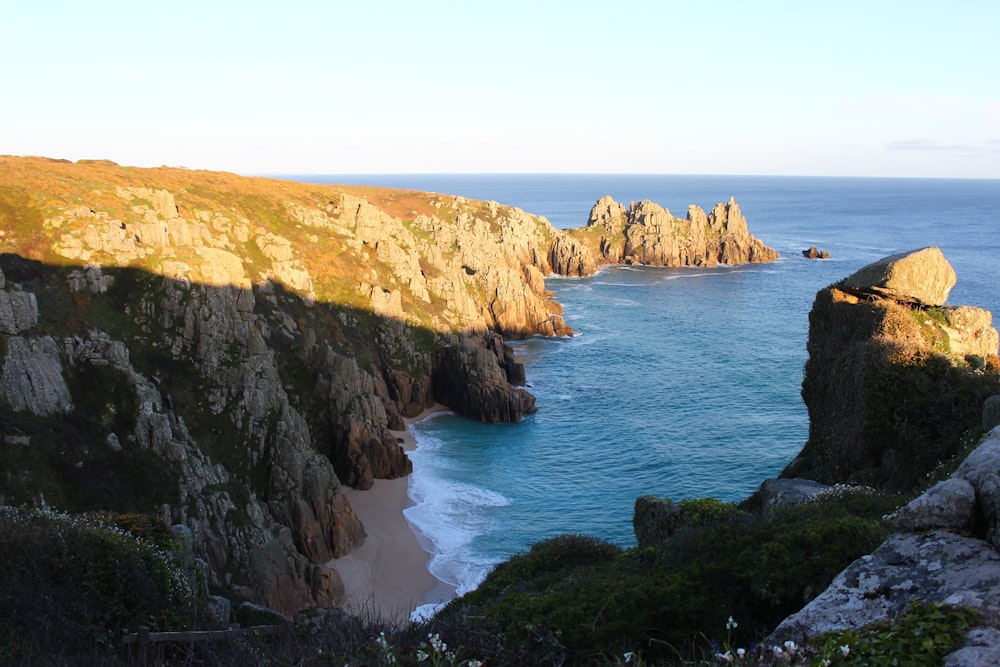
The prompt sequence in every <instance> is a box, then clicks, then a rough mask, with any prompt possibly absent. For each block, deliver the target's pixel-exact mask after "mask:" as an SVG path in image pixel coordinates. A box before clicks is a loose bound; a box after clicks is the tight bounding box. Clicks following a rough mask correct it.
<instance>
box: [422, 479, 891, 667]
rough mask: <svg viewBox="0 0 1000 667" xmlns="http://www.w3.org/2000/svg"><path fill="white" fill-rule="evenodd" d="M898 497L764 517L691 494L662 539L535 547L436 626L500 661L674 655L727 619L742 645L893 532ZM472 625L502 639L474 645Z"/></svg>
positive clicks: (834, 497)
mask: <svg viewBox="0 0 1000 667" xmlns="http://www.w3.org/2000/svg"><path fill="white" fill-rule="evenodd" d="M901 501H902V499H901V498H898V497H884V496H880V495H878V494H875V493H873V492H871V491H870V490H863V491H860V492H859V491H846V490H836V491H834V492H831V493H829V494H828V495H827V496H826V497H821V498H819V499H817V500H815V501H813V502H810V503H804V504H801V505H796V506H791V507H788V508H782V509H778V510H775V511H773V512H771V513H770V514H760V515H750V514H745V513H743V512H740V511H737V510H736V509H735V507H733V506H732V505H728V504H727V503H721V502H719V501H711V500H697V501H689V502H688V503H687V510H688V521H689V522H690V525H688V526H687V527H685V528H683V529H680V530H678V531H677V532H676V533H674V534H673V535H672V536H671V537H670V538H669V539H668V540H666V541H665V542H664V543H663V544H661V545H658V546H646V547H643V548H633V549H628V550H621V549H618V548H617V547H615V546H614V545H609V544H607V543H602V542H599V541H597V540H593V539H590V538H583V537H580V536H564V537H560V538H555V539H553V540H547V541H545V542H542V543H540V544H537V545H535V546H534V547H532V549H531V550H530V551H528V552H527V553H525V554H521V555H518V556H515V557H514V558H512V559H510V560H509V561H507V562H506V563H503V564H501V565H500V566H498V567H497V568H496V570H494V572H493V573H491V574H490V575H489V576H488V577H487V578H486V581H485V582H484V583H483V584H482V585H481V586H480V588H479V589H477V590H475V591H473V592H471V593H469V594H467V595H466V596H464V597H462V598H460V599H458V600H456V601H453V602H452V603H451V604H450V605H448V606H447V607H446V608H445V609H444V610H442V611H441V612H440V613H439V614H438V617H437V618H435V619H434V621H433V622H432V623H433V627H434V629H435V631H439V632H440V633H441V635H442V636H443V637H446V638H447V641H448V643H449V644H453V645H459V644H463V645H464V646H466V648H469V649H470V650H471V651H472V653H473V654H475V655H480V656H482V657H486V658H490V659H491V661H492V662H497V663H501V662H503V660H502V659H499V658H498V655H499V654H497V653H491V652H490V651H497V650H501V651H503V652H505V653H503V654H502V655H508V656H509V655H513V654H515V653H517V654H520V655H532V652H535V655H537V654H538V651H540V650H542V649H544V650H546V651H548V652H547V653H546V654H545V655H546V656H548V657H547V658H546V660H545V661H536V664H550V662H551V663H553V664H555V663H558V662H559V661H561V660H566V661H567V662H568V663H571V664H581V663H587V662H591V661H598V662H600V661H601V660H607V656H621V655H623V654H624V653H625V652H626V651H632V652H635V653H636V654H641V655H642V656H643V659H644V660H647V661H668V660H673V659H675V658H676V657H677V656H678V655H691V654H693V653H694V652H696V650H697V646H698V645H700V644H701V645H703V644H704V642H705V640H706V639H707V640H709V641H711V640H712V639H713V638H715V639H719V638H720V637H719V633H720V632H721V629H722V628H726V627H727V620H728V618H729V617H730V616H733V617H734V618H736V619H739V620H740V624H739V627H738V628H736V627H731V628H729V630H732V635H731V636H730V637H722V639H725V640H727V641H732V642H733V645H742V646H749V644H750V642H751V641H753V640H757V639H759V638H760V637H761V636H764V635H765V634H767V633H768V632H770V631H771V630H772V629H773V628H774V626H776V625H777V623H778V622H780V621H781V620H782V619H783V618H784V617H785V616H787V615H788V614H789V613H791V612H793V611H796V610H798V609H799V608H801V607H802V605H803V604H804V603H805V602H808V601H809V600H810V599H811V598H812V597H814V596H815V595H817V594H818V593H820V592H821V591H822V590H823V589H824V588H826V586H828V585H829V583H830V581H832V579H833V577H834V576H836V575H837V573H839V572H840V571H841V570H842V569H843V568H844V567H845V566H847V565H848V564H849V563H850V562H851V561H853V560H854V559H856V558H858V557H859V556H861V555H863V554H866V553H869V552H871V551H872V550H873V549H874V548H875V547H876V546H878V544H879V543H881V541H882V540H883V539H884V538H885V536H886V535H887V534H888V528H887V527H886V526H885V525H884V522H883V520H882V517H883V515H885V514H887V513H888V512H890V511H891V510H893V509H895V508H896V507H898V506H899V504H900V503H901ZM473 623H475V624H478V625H479V626H481V627H484V628H488V629H489V632H491V633H493V635H494V636H496V635H501V636H502V643H503V645H502V646H500V647H498V646H495V645H494V646H492V647H487V646H485V645H470V643H469V641H468V640H469V636H468V634H467V632H468V628H469V627H470V625H472V624H473ZM495 643H496V642H495ZM553 646H558V647H561V650H562V653H559V652H558V651H554V650H553V649H552V647H553Z"/></svg>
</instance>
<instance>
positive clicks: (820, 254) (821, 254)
mask: <svg viewBox="0 0 1000 667" xmlns="http://www.w3.org/2000/svg"><path fill="white" fill-rule="evenodd" d="M802 256H803V257H805V258H806V259H830V253H828V252H827V251H826V250H819V249H818V248H817V247H816V246H814V245H811V246H809V247H808V248H807V249H805V250H803V251H802Z"/></svg>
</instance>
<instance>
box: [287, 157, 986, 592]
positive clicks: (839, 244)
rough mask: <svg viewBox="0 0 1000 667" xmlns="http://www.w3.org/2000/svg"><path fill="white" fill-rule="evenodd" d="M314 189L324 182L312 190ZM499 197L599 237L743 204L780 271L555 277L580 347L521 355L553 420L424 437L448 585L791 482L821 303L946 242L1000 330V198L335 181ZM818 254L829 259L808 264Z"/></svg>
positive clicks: (982, 188)
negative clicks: (906, 256) (787, 473)
mask: <svg viewBox="0 0 1000 667" xmlns="http://www.w3.org/2000/svg"><path fill="white" fill-rule="evenodd" d="M304 178H306V177H304ZM306 179H307V180H312V181H326V182H340V183H348V182H352V183H365V184H372V185H384V186H388V187H402V188H409V189H419V190H434V191H438V192H445V193H449V194H460V195H464V196H467V197H471V198H478V199H492V200H496V201H499V202H501V203H504V204H510V205H513V206H517V207H519V208H522V209H525V210H527V211H530V212H532V213H536V214H540V215H545V216H546V217H548V218H549V220H550V221H551V222H552V223H553V224H555V225H556V226H557V227H570V226H579V225H582V224H584V223H585V222H586V219H587V215H588V213H589V211H590V207H591V206H592V205H593V203H594V202H595V201H596V200H597V199H598V198H599V197H601V196H602V195H605V194H610V195H612V196H613V197H615V198H616V199H618V200H619V201H623V202H628V201H632V200H639V199H652V200H653V201H656V202H658V203H660V204H663V205H665V206H667V207H668V208H670V209H671V210H672V211H673V213H674V214H675V215H679V216H683V215H684V213H685V212H686V210H687V205H688V204H689V203H695V204H698V205H699V206H701V207H702V208H705V209H708V208H710V207H711V206H713V205H714V204H715V203H716V202H718V201H726V200H728V199H729V197H730V196H735V197H736V200H737V202H739V204H740V206H741V208H742V210H743V212H744V214H745V215H746V216H747V219H748V222H749V226H750V230H751V232H752V233H754V234H755V235H756V236H758V237H760V238H761V239H762V240H764V242H765V243H767V244H768V245H771V246H773V247H775V248H777V249H778V251H779V252H780V253H781V255H782V257H781V259H780V260H779V261H778V262H776V263H774V264H768V265H756V266H740V267H731V268H717V269H709V270H706V269H655V268H632V267H612V268H606V269H604V270H602V271H601V272H600V273H599V274H598V275H596V276H592V277H589V278H584V279H566V278H549V279H548V280H547V285H548V287H549V288H550V289H552V290H553V291H554V292H555V293H556V298H557V300H558V301H559V302H560V303H561V304H562V305H563V307H564V308H565V317H566V320H567V322H569V323H570V324H571V325H572V326H573V328H574V330H575V331H576V335H575V336H574V337H573V338H572V339H538V338H535V339H530V340H526V341H517V342H515V343H514V347H515V350H516V353H517V355H518V356H519V358H520V360H521V361H522V362H524V363H525V365H526V367H527V376H528V382H529V385H530V390H531V391H532V392H533V393H534V394H535V395H536V397H537V406H538V412H537V413H535V414H533V415H530V416H528V417H526V418H525V419H524V420H523V421H521V422H520V423H517V424H499V425H495V424H494V425H483V424H478V423H475V422H470V421H468V420H464V419H461V418H458V417H455V416H453V415H445V416H436V417H433V418H431V419H428V420H425V421H422V422H420V423H419V424H418V425H417V426H416V427H415V429H414V430H415V433H416V436H417V439H418V442H419V448H418V449H417V451H416V452H414V453H413V454H412V458H413V463H414V473H413V475H412V476H411V478H410V495H411V498H412V499H413V500H414V501H415V503H416V504H415V506H414V507H412V508H410V509H408V510H407V511H406V515H407V518H408V519H409V521H410V522H411V524H413V525H414V526H415V527H416V528H417V529H418V530H420V531H421V532H423V533H424V534H425V535H426V536H427V538H428V539H429V541H430V543H431V544H432V545H433V551H434V557H433V559H432V562H431V570H432V572H433V573H434V574H435V575H436V576H438V577H439V578H440V579H442V580H444V581H448V582H449V583H452V584H456V585H457V586H458V587H459V589H460V591H461V590H467V589H469V588H472V587H474V586H475V585H476V584H477V583H478V582H479V581H480V580H481V578H482V577H483V576H484V575H485V573H486V572H487V571H488V570H489V568H490V567H492V565H493V564H495V563H496V562H498V561H499V560H502V559H503V558H505V557H508V556H510V555H511V554H514V553H517V552H518V551H521V550H524V549H525V548H527V547H528V546H529V545H530V544H532V543H534V542H537V541H538V540H541V539H544V538H546V537H550V536H553V535H557V534H561V533H586V534H589V535H594V536H597V537H601V538H604V539H608V540H612V541H614V542H617V543H619V544H622V545H629V544H633V543H634V536H633V534H632V526H631V518H632V506H633V503H634V502H635V499H636V498H637V497H639V496H641V495H645V494H655V495H658V496H669V497H672V498H674V499H680V498H685V497H699V496H714V497H717V498H722V499H725V500H740V499H742V498H744V497H746V496H747V495H748V494H749V493H751V492H752V491H754V490H755V489H756V488H757V487H758V486H759V485H760V483H761V482H762V481H763V480H764V479H766V478H768V477H773V476H775V475H776V474H778V473H779V472H780V471H781V470H782V468H784V466H785V465H786V464H787V463H788V462H789V461H790V460H791V459H792V458H793V457H794V456H795V454H796V453H797V452H798V451H799V450H800V449H801V447H802V445H803V444H804V443H805V440H806V438H807V435H808V420H807V415H806V410H805V406H804V405H803V404H802V401H801V398H800V396H799V389H800V384H801V381H802V368H803V365H804V364H805V361H806V337H807V334H808V314H809V309H810V307H811V304H812V300H813V298H814V296H815V293H816V291H817V290H819V289H821V288H823V287H825V286H826V285H828V284H830V283H832V282H834V281H836V280H839V279H840V278H843V277H846V276H847V275H849V274H850V273H852V272H854V271H855V270H856V269H858V268H860V267H861V266H863V265H865V264H867V263H869V262H871V261H873V260H875V259H878V258H880V257H883V256H885V255H889V254H893V253H896V252H901V251H906V250H912V249H916V248H919V247H923V246H927V245H938V246H940V247H941V248H942V250H943V251H944V253H945V256H946V257H948V259H949V261H951V263H952V265H953V266H954V267H955V269H956V271H957V273H958V276H959V282H958V285H957V286H956V287H955V289H954V290H953V291H952V294H951V298H950V300H949V302H950V303H952V304H969V305H976V306H980V307H984V308H988V309H990V310H992V311H994V312H997V313H1000V294H998V286H1000V267H998V263H997V261H998V257H1000V215H998V211H1000V181H964V180H906V179H849V178H844V179H830V178H790V177H728V176H503V175H501V176H496V175H491V176H486V175H483V176H445V175H439V176H434V175H427V176H355V177H346V176H333V177H316V176H312V177H307V178H306ZM810 245H816V246H818V247H819V248H821V249H824V250H828V251H829V252H830V253H831V255H832V258H831V259H830V260H827V261H819V262H817V261H808V260H806V259H804V258H802V256H801V251H802V250H803V249H805V248H807V247H809V246H810Z"/></svg>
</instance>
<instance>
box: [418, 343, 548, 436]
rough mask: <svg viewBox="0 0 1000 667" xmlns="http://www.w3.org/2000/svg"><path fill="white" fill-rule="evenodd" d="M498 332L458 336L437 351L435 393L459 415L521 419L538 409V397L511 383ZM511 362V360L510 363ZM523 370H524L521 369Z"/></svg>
mask: <svg viewBox="0 0 1000 667" xmlns="http://www.w3.org/2000/svg"><path fill="white" fill-rule="evenodd" d="M504 357H505V352H504V345H503V340H502V339H501V338H500V336H499V335H497V334H493V333H487V334H485V335H483V336H472V337H465V338H461V339H459V338H455V339H454V341H453V343H452V344H451V345H448V346H445V347H444V348H442V349H441V351H440V352H439V354H438V360H437V364H436V365H435V369H434V376H433V382H434V396H435V397H436V398H437V399H438V401H440V402H441V403H443V404H444V405H447V406H448V407H449V408H451V409H452V410H454V411H455V412H456V413H457V414H460V415H462V416H465V417H470V418H472V419H478V420H479V421H483V422H500V421H518V420H520V419H521V417H522V416H524V415H525V414H528V413H531V412H534V411H535V397H534V396H532V395H531V394H529V393H528V392H527V391H525V390H524V389H520V388H517V387H514V386H512V384H511V381H510V379H509V377H510V376H512V375H513V376H514V377H515V379H519V378H518V377H517V370H516V368H512V369H510V370H508V369H506V368H505V367H504V365H503V364H504ZM508 363H509V362H508ZM522 372H523V371H522Z"/></svg>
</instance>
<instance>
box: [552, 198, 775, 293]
mask: <svg viewBox="0 0 1000 667" xmlns="http://www.w3.org/2000/svg"><path fill="white" fill-rule="evenodd" d="M568 234H569V237H570V238H569V239H567V240H565V241H563V242H562V244H561V245H560V246H559V248H558V249H559V250H560V252H559V253H558V255H557V256H554V257H553V261H552V263H553V267H554V268H555V269H556V270H557V271H558V272H560V273H565V274H568V275H586V273H588V272H592V271H593V270H596V266H597V265H598V264H643V265H646V266H703V267H712V266H715V265H717V264H742V263H746V262H756V263H762V262H773V261H774V260H776V259H777V258H778V253H777V251H775V250H774V249H773V248H768V247H767V246H765V245H764V244H763V242H761V241H760V240H759V239H757V238H755V237H754V236H753V235H752V234H751V233H750V232H749V230H748V228H747V221H746V218H745V217H744V216H743V214H742V213H741V212H740V208H739V205H738V204H737V203H736V202H735V201H734V200H733V199H732V198H730V200H729V203H727V204H722V203H720V204H716V206H715V207H714V208H713V209H712V211H711V212H710V213H709V214H707V215H706V214H705V212H704V211H703V210H702V209H701V208H699V207H697V206H694V205H691V206H689V207H688V212H687V217H686V218H685V219H680V218H675V217H674V216H673V215H671V213H670V211H669V210H667V209H665V208H663V207H661V206H660V205H658V204H655V203H653V202H651V201H648V200H647V201H643V202H640V203H638V204H636V203H634V202H633V203H632V204H631V205H630V206H629V207H628V208H626V207H625V206H624V205H622V204H619V203H618V202H616V201H615V200H614V199H612V198H611V197H603V198H601V199H600V200H598V202H597V203H596V204H594V207H593V208H592V209H591V211H590V218H589V220H588V221H587V226H586V227H585V228H582V229H575V230H568ZM572 242H575V243H576V245H575V246H572V247H571V245H570V244H571V243H572ZM555 249H556V247H555V246H554V252H555Z"/></svg>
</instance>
